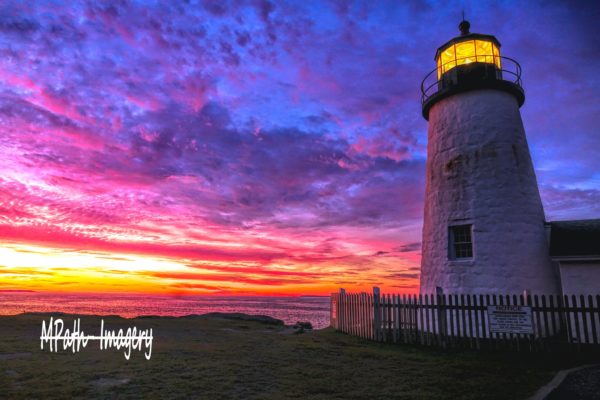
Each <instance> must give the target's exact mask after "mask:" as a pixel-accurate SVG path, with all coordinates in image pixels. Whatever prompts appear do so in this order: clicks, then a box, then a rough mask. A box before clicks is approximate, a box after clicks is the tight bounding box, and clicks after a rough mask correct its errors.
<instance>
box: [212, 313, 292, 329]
mask: <svg viewBox="0 0 600 400" xmlns="http://www.w3.org/2000/svg"><path fill="white" fill-rule="evenodd" d="M202 317H203V318H222V319H233V320H238V321H254V322H260V323H262V324H267V325H281V326H283V321H282V320H280V319H277V318H273V317H269V316H268V315H249V314H243V313H221V312H211V313H207V314H203V315H202Z"/></svg>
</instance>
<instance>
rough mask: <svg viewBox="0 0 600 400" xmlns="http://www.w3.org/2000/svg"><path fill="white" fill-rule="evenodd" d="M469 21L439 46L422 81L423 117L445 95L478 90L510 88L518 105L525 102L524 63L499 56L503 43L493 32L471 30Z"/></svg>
mask: <svg viewBox="0 0 600 400" xmlns="http://www.w3.org/2000/svg"><path fill="white" fill-rule="evenodd" d="M470 26H471V25H470V24H469V22H468V21H464V20H463V21H462V22H461V23H460V24H459V26H458V27H459V29H460V33H461V34H460V35H459V36H457V37H455V38H453V39H451V40H449V41H448V42H446V43H444V44H443V45H442V46H440V47H439V48H438V49H437V51H436V53H435V58H434V59H435V63H436V69H435V70H433V71H431V73H429V74H428V75H427V76H426V77H425V79H424V80H423V83H422V84H421V91H422V94H423V97H422V103H423V116H424V117H425V119H427V118H428V115H429V109H430V108H431V107H432V106H433V104H435V103H436V102H437V101H439V100H441V99H442V98H445V97H448V96H451V95H453V94H455V93H459V92H464V91H468V90H477V89H486V88H487V89H499V90H504V91H509V92H510V93H512V94H514V95H515V97H516V98H517V101H518V103H519V105H522V104H523V102H524V101H525V93H524V92H523V89H522V86H521V66H520V65H519V63H518V62H516V61H515V60H513V59H511V58H508V57H504V56H501V55H500V42H499V41H498V39H496V38H495V37H494V36H492V35H483V34H479V33H471V32H469V29H470Z"/></svg>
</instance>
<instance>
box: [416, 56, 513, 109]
mask: <svg viewBox="0 0 600 400" xmlns="http://www.w3.org/2000/svg"><path fill="white" fill-rule="evenodd" d="M493 57H494V64H496V65H498V63H497V62H496V60H495V59H496V58H499V59H501V63H500V64H501V65H502V68H498V67H497V66H496V68H495V69H496V79H497V80H502V81H508V82H512V83H514V84H516V85H517V86H519V87H520V88H521V89H522V88H523V85H522V82H521V65H520V64H519V63H518V62H517V61H516V60H513V59H512V58H509V57H504V56H493ZM468 58H470V59H473V57H464V58H459V59H455V60H452V61H450V62H447V63H446V64H442V65H439V66H437V67H436V68H435V69H434V70H433V71H431V72H430V73H428V74H427V75H426V76H425V78H424V79H423V81H422V82H421V103H422V104H424V103H425V102H426V101H427V100H429V99H430V98H431V96H433V95H435V94H436V93H438V91H440V90H441V89H442V88H443V85H442V84H441V83H442V79H443V77H444V74H442V77H441V78H439V79H438V70H440V69H441V70H442V71H444V67H445V66H446V65H448V64H454V65H455V66H456V65H457V63H458V62H459V61H460V60H465V59H468ZM477 64H487V65H493V64H491V63H485V62H480V61H473V62H469V63H461V64H460V65H458V66H459V67H460V66H465V65H477ZM454 68H456V67H452V68H449V69H448V70H447V72H446V73H448V72H449V71H452V70H453V69H454Z"/></svg>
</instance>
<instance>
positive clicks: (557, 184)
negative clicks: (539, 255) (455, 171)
mask: <svg viewBox="0 0 600 400" xmlns="http://www.w3.org/2000/svg"><path fill="white" fill-rule="evenodd" d="M463 10H464V11H465V14H466V18H467V19H468V20H469V21H470V22H471V31H472V32H478V33H485V34H493V35H495V36H496V37H497V38H498V40H499V41H500V43H501V44H502V47H501V49H500V50H501V53H502V55H504V56H508V57H511V58H514V59H516V60H517V61H518V62H519V63H520V64H521V66H522V68H523V77H522V79H523V84H524V88H525V92H526V101H525V104H524V106H523V107H522V109H521V112H522V117H523V120H524V125H525V129H526V132H527V137H528V142H529V146H530V150H531V154H532V158H533V162H534V166H535V169H536V174H537V178H538V183H539V187H540V193H541V197H542V201H543V204H544V208H545V212H546V218H547V219H548V220H564V219H584V218H592V217H598V216H600V156H598V149H600V132H599V131H598V126H599V125H598V121H597V118H598V116H599V115H600V101H599V100H600V76H599V74H598V71H600V41H599V40H598V39H597V38H598V36H599V33H600V32H598V31H599V29H600V28H598V24H597V21H598V19H599V18H600V4H599V3H597V2H591V1H590V2H588V1H583V2H577V1H564V2H553V1H544V2H536V1H527V2H521V1H518V2H517V1H515V2H508V1H507V2H490V1H474V2H464V1H461V2H456V1H440V2H437V1H387V2H386V1H377V2H370V1H362V2H349V1H348V2H347V1H326V0H321V1H277V2H270V1H267V0H256V1H168V2H167V1H114V2H78V1H27V2H21V1H10V0H9V1H2V2H1V3H0V154H1V161H0V290H4V291H18V290H35V291H50V292H52V291H55V292H108V293H110V292H135V293H171V294H203V295H204V294H215V295H218V294H262V295H281V294H290V295H298V294H305V295H310V294H312V295H324V294H328V293H330V292H333V291H337V290H338V288H339V287H344V288H346V289H347V290H368V291H370V290H371V287H372V286H379V287H381V288H382V290H385V291H393V292H404V293H413V292H415V291H417V290H418V277H419V263H420V242H421V228H422V217H423V195H424V186H425V185H424V174H425V162H426V146H427V122H426V121H425V120H424V119H423V117H422V116H421V106H420V95H421V94H420V84H421V80H422V79H423V77H424V76H425V75H426V74H427V73H429V72H430V71H431V70H432V69H434V68H435V62H434V60H433V57H434V54H435V50H436V49H437V47H438V46H440V45H441V44H443V43H444V42H446V41H447V40H449V39H451V38H452V37H454V36H457V35H458V34H459V32H458V29H457V24H458V23H459V22H460V20H461V12H462V11H463Z"/></svg>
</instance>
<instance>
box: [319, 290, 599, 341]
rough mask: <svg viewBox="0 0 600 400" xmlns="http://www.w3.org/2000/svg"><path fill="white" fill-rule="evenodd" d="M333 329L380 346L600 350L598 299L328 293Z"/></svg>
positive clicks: (581, 297)
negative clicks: (391, 344)
mask: <svg viewBox="0 0 600 400" xmlns="http://www.w3.org/2000/svg"><path fill="white" fill-rule="evenodd" d="M505 306H510V307H505ZM506 310H508V311H506ZM498 314H501V315H500V318H502V320H501V321H500V323H499V322H498V318H499V317H498ZM507 318H508V319H507ZM511 318H513V319H511ZM514 318H517V319H519V321H516V322H511V321H513V320H514ZM331 326H332V327H333V328H335V329H336V330H338V331H342V332H345V333H348V334H351V335H355V336H359V337H362V338H365V339H370V340H374V341H378V342H392V343H410V344H418V345H424V346H438V347H442V348H471V349H479V350H481V349H489V350H514V351H547V350H554V349H563V350H573V349H575V350H579V351H587V350H593V351H598V350H600V295H596V296H591V295H587V296H583V295H581V296H557V295H534V296H531V295H528V296H523V295H521V296H517V295H418V296H417V295H400V294H382V295H379V293H378V290H376V291H375V292H374V293H373V294H371V293H348V294H346V293H344V292H340V293H334V294H332V295H331Z"/></svg>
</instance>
